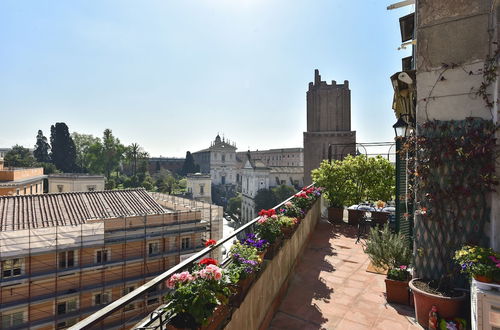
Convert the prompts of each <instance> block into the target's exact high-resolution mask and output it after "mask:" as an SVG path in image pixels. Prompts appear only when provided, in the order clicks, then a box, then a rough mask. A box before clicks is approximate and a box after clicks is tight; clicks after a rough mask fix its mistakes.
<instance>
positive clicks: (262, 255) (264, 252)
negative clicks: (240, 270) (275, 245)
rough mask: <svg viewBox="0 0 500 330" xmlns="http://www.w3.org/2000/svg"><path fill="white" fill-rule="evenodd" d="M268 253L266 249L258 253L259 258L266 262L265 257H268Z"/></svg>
mask: <svg viewBox="0 0 500 330" xmlns="http://www.w3.org/2000/svg"><path fill="white" fill-rule="evenodd" d="M266 252H267V248H265V249H264V250H262V251H258V252H257V256H258V257H259V258H260V260H261V262H262V261H263V260H264V257H265V255H266Z"/></svg>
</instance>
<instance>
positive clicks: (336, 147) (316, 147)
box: [304, 70, 356, 185]
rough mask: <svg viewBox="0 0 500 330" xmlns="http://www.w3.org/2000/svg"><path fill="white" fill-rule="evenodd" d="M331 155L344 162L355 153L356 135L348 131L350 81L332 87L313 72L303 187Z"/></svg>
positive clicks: (305, 133) (305, 134)
mask: <svg viewBox="0 0 500 330" xmlns="http://www.w3.org/2000/svg"><path fill="white" fill-rule="evenodd" d="M330 146H332V155H334V156H335V158H337V159H343V158H344V157H345V156H347V155H348V154H352V155H354V154H355V152H356V132H355V131H351V90H350V89H349V82H348V81H347V80H345V81H344V84H337V83H336V82H335V80H332V83H331V84H328V83H327V82H326V81H322V80H321V76H320V74H319V71H318V70H315V71H314V82H311V83H309V90H308V91H307V132H304V184H306V185H307V184H310V183H311V171H312V170H313V169H315V168H318V167H319V165H320V163H321V161H322V160H324V159H327V158H328V149H329V147H330Z"/></svg>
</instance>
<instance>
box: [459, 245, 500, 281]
mask: <svg viewBox="0 0 500 330" xmlns="http://www.w3.org/2000/svg"><path fill="white" fill-rule="evenodd" d="M453 259H454V260H455V262H456V263H457V264H458V265H459V266H460V268H461V269H460V270H461V272H462V273H464V274H467V275H468V276H469V278H474V279H475V280H476V281H477V282H478V283H477V285H478V287H480V288H481V289H486V290H489V289H490V286H489V285H488V283H493V282H496V283H500V254H499V253H496V252H495V251H493V249H491V248H485V247H480V246H470V245H464V246H463V247H462V248H461V249H460V250H457V251H456V252H455V257H454V258H453Z"/></svg>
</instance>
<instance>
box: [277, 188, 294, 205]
mask: <svg viewBox="0 0 500 330" xmlns="http://www.w3.org/2000/svg"><path fill="white" fill-rule="evenodd" d="M271 191H272V192H273V195H274V198H275V200H276V201H277V202H278V203H280V202H282V201H284V200H286V199H287V198H288V197H290V196H293V195H294V194H295V189H294V188H292V187H290V186H287V185H284V184H282V185H280V186H278V187H274V188H272V189H271ZM273 206H274V205H273Z"/></svg>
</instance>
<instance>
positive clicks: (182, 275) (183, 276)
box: [179, 272, 190, 282]
mask: <svg viewBox="0 0 500 330" xmlns="http://www.w3.org/2000/svg"><path fill="white" fill-rule="evenodd" d="M189 276H190V274H189V272H182V273H180V274H179V280H180V281H181V282H186V281H188V278H189Z"/></svg>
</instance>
